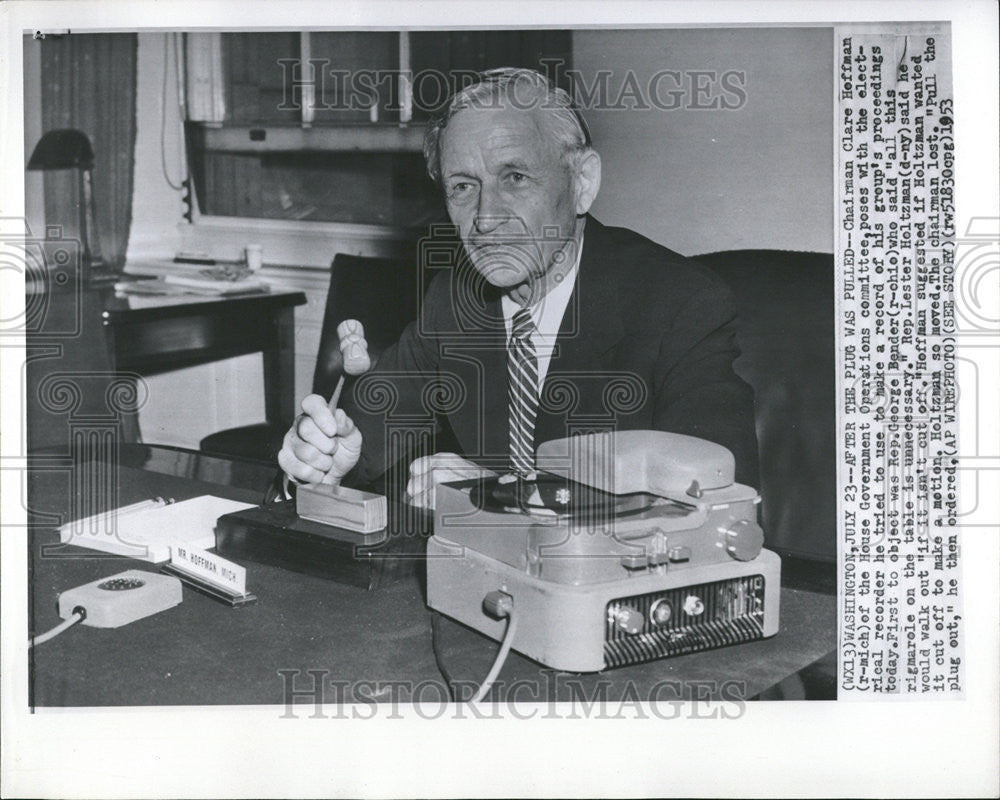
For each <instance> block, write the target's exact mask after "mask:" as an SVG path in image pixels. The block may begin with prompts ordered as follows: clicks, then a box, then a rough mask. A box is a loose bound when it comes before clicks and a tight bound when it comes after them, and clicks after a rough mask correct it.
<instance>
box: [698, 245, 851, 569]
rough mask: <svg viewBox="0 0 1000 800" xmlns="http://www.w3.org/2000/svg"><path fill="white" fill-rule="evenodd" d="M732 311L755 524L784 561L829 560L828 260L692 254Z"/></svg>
mask: <svg viewBox="0 0 1000 800" xmlns="http://www.w3.org/2000/svg"><path fill="white" fill-rule="evenodd" d="M695 259H696V260H697V261H699V262H700V263H702V264H704V265H705V266H707V267H709V268H710V269H712V270H713V271H715V272H716V273H717V274H718V275H719V276H720V277H722V278H723V280H725V281H726V282H727V283H728V284H729V286H730V288H731V289H732V291H733V293H734V295H735V296H736V304H737V307H738V310H739V328H738V332H737V342H738V344H739V346H740V349H741V350H742V355H741V356H740V357H739V358H738V359H737V361H736V364H735V368H736V371H737V373H739V375H740V377H742V378H743V379H744V380H745V381H747V383H749V384H750V385H751V386H752V387H753V389H754V395H755V403H756V419H757V441H758V444H759V447H760V483H761V485H760V486H758V487H755V488H757V489H758V491H759V492H760V495H761V497H762V498H763V499H762V502H761V514H762V522H761V524H762V526H763V528H764V532H765V534H766V537H767V544H768V547H770V548H772V549H776V550H778V551H779V552H780V553H782V554H785V555H792V556H798V557H802V558H807V559H810V560H821V561H834V560H836V557H837V549H836V530H837V506H836V491H837V475H836V468H835V464H836V461H835V459H836V399H835V398H836V391H837V387H836V383H837V382H836V370H835V361H834V308H833V256H832V255H830V254H829V253H805V252H795V251H783V250H733V251H727V252H719V253H708V254H705V255H700V256H695Z"/></svg>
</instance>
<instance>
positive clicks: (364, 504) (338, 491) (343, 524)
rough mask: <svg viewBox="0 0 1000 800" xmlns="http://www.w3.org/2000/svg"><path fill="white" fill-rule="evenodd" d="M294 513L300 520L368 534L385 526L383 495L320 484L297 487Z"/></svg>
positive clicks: (384, 501)
mask: <svg viewBox="0 0 1000 800" xmlns="http://www.w3.org/2000/svg"><path fill="white" fill-rule="evenodd" d="M295 503H296V511H297V512H298V515H299V516H300V517H302V518H303V519H308V520H312V521H313V522H320V523H322V524H324V525H333V526H335V527H338V528H347V530H350V531H358V532H359V533H372V532H374V531H377V530H381V529H382V528H384V527H385V526H386V500H385V497H384V496H383V495H380V494H373V493H372V492H362V491H360V490H359V489H349V488H347V487H346V486H330V485H327V484H323V483H316V484H306V485H303V486H299V487H298V490H297V494H296V501H295Z"/></svg>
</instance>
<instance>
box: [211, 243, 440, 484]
mask: <svg viewBox="0 0 1000 800" xmlns="http://www.w3.org/2000/svg"><path fill="white" fill-rule="evenodd" d="M420 290H421V285H420V281H419V273H418V272H417V269H416V267H415V262H414V260H413V259H409V258H400V259H390V258H369V257H364V256H352V255H347V254H345V253H338V254H337V255H336V256H335V257H334V259H333V264H332V265H331V268H330V289H329V292H328V293H327V296H326V309H325V311H324V312H323V329H322V331H321V333H320V342H319V356H318V357H317V359H316V369H315V372H314V373H313V383H312V390H313V392H315V393H316V394H320V395H322V396H323V397H327V398H329V397H330V395H332V394H333V390H334V387H335V386H336V384H337V379H338V378H339V377H340V375H341V374H342V372H343V366H344V365H343V359H342V357H341V353H340V346H339V341H340V340H339V337H338V336H337V326H338V325H339V324H340V323H341V322H342V321H343V320H345V319H357V320H360V321H361V323H362V324H363V325H364V326H365V338H366V340H367V341H368V352H369V354H370V355H371V356H372V359H373V361H374V360H375V359H377V358H378V355H379V354H380V353H381V352H382V351H383V350H384V349H385V348H386V347H388V346H389V345H390V344H392V343H393V342H395V341H396V340H397V339H398V338H399V335H400V334H401V333H402V332H403V328H405V327H406V325H407V323H408V322H410V321H411V320H413V319H416V317H417V310H418V298H419V297H421V296H422V295H421V291H420ZM291 424H292V420H287V421H284V422H283V423H282V424H281V425H280V426H275V425H269V424H268V423H266V422H262V423H257V424H255V425H245V426H242V427H239V428H230V429H228V430H224V431H219V432H217V433H213V434H210V435H209V436H206V437H205V438H204V439H202V440H201V442H200V443H199V448H200V450H201V451H202V452H203V453H207V454H209V455H215V456H223V457H233V456H237V457H240V458H249V459H252V460H256V461H265V462H269V463H271V464H274V463H276V459H277V455H278V451H279V450H280V449H281V442H282V439H283V438H284V436H285V432H286V431H287V430H288V427H289V426H290V425H291Z"/></svg>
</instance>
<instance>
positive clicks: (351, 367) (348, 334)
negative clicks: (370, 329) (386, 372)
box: [337, 319, 372, 375]
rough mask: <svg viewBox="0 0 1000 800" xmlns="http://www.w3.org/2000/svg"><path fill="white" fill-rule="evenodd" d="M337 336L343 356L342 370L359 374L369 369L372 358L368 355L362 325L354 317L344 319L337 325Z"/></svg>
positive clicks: (350, 373) (349, 373) (351, 373)
mask: <svg viewBox="0 0 1000 800" xmlns="http://www.w3.org/2000/svg"><path fill="white" fill-rule="evenodd" d="M337 336H338V337H339V338H340V352H341V353H342V354H343V356H344V372H346V373H347V374H348V375H361V374H362V373H365V372H367V371H368V370H370V369H371V367H372V360H371V358H370V357H369V355H368V342H366V341H365V328H364V325H362V324H361V323H360V322H358V320H356V319H345V320H344V321H343V322H341V323H340V324H339V325H338V326H337Z"/></svg>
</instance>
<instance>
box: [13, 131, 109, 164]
mask: <svg viewBox="0 0 1000 800" xmlns="http://www.w3.org/2000/svg"><path fill="white" fill-rule="evenodd" d="M93 167H94V148H93V147H91V145H90V139H89V138H87V134H85V133H84V132H83V131H80V130H77V129H76V128H60V129H59V130H54V131H49V132H48V133H45V134H43V135H42V138H41V139H39V140H38V144H36V145H35V149H34V151H32V153H31V158H30V159H28V169H30V170H50V169H93Z"/></svg>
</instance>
